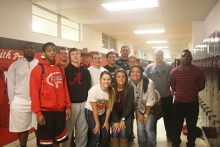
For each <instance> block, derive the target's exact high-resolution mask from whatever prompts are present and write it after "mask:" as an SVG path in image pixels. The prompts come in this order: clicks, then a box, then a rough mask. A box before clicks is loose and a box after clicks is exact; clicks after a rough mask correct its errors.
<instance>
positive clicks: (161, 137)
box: [5, 119, 210, 147]
mask: <svg viewBox="0 0 220 147" xmlns="http://www.w3.org/2000/svg"><path fill="white" fill-rule="evenodd" d="M134 124H135V123H134ZM134 129H135V130H136V125H135V126H134ZM135 132H136V131H135ZM135 134H136V133H135ZM204 138H205V137H204ZM181 139H182V143H181V145H180V147H185V146H186V141H187V138H186V136H185V135H183V134H182V135H181ZM16 144H18V141H15V142H13V143H11V144H9V145H6V146H5V147H16V146H17V145H16ZM27 147H36V140H35V137H34V134H33V133H32V134H31V135H29V141H28V144H27ZM128 147H138V142H137V136H136V138H135V140H134V142H133V143H129V145H128ZM156 147H171V143H170V142H167V140H166V133H165V129H164V124H163V119H160V120H159V121H158V122H157V145H156ZM196 147H210V146H209V144H208V143H207V139H205V140H202V139H200V138H197V139H196Z"/></svg>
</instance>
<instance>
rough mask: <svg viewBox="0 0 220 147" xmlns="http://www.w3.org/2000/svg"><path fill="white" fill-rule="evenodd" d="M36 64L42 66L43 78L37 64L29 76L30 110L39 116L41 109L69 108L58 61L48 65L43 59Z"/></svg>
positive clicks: (58, 109)
mask: <svg viewBox="0 0 220 147" xmlns="http://www.w3.org/2000/svg"><path fill="white" fill-rule="evenodd" d="M38 64H43V66H44V78H43V80H42V68H41V66H40V65H37V66H36V67H35V68H34V69H33V70H32V72H31V77H30V95H31V100H32V103H31V110H32V111H33V112H35V113H36V115H37V116H40V115H42V113H41V111H64V110H65V109H70V107H71V102H70V97H69V92H68V88H67V84H66V77H65V74H64V73H65V72H64V71H63V69H62V73H61V70H60V68H59V67H58V65H57V64H58V63H55V64H54V65H50V64H49V63H47V62H46V61H45V60H43V59H40V61H39V63H38Z"/></svg>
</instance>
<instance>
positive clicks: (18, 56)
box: [13, 53, 23, 60]
mask: <svg viewBox="0 0 220 147" xmlns="http://www.w3.org/2000/svg"><path fill="white" fill-rule="evenodd" d="M22 57H23V56H21V55H20V54H19V53H14V58H13V59H14V60H15V59H16V58H18V59H20V58H22Z"/></svg>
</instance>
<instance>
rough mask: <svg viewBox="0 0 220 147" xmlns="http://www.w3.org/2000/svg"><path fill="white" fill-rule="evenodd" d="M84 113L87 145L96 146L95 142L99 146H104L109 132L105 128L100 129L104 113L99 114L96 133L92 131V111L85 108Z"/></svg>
mask: <svg viewBox="0 0 220 147" xmlns="http://www.w3.org/2000/svg"><path fill="white" fill-rule="evenodd" d="M85 115H86V120H87V123H88V126H89V138H88V147H96V145H97V143H99V147H105V146H106V144H107V142H108V136H109V132H108V131H107V130H106V128H103V129H102V126H103V125H104V122H105V116H106V114H105V113H104V114H102V115H101V116H99V123H100V134H98V133H96V134H94V133H93V131H92V130H93V129H94V128H95V125H96V123H95V119H94V116H93V112H92V111H91V110H89V109H86V108H85Z"/></svg>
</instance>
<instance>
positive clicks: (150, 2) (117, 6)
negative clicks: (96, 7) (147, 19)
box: [102, 0, 158, 11]
mask: <svg viewBox="0 0 220 147" xmlns="http://www.w3.org/2000/svg"><path fill="white" fill-rule="evenodd" d="M102 6H103V7H104V8H106V9H107V10H108V11H118V10H129V9H141V8H148V7H158V2H157V0H133V1H124V2H115V3H106V4H102Z"/></svg>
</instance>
